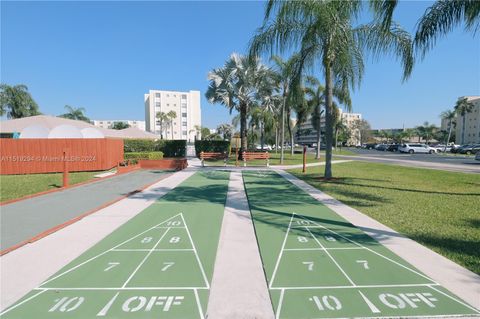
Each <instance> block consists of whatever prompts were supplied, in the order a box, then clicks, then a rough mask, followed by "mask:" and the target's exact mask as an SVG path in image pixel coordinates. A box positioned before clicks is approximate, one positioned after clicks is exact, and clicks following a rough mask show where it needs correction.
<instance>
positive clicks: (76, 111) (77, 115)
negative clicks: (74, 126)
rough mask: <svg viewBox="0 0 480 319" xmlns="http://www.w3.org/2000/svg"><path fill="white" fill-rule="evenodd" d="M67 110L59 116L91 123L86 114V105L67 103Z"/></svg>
mask: <svg viewBox="0 0 480 319" xmlns="http://www.w3.org/2000/svg"><path fill="white" fill-rule="evenodd" d="M65 110H66V111H67V112H66V113H65V114H62V115H59V116H58V117H63V118H66V119H70V120H77V121H84V122H87V123H90V119H89V118H88V117H87V116H86V115H85V108H84V107H74V106H70V105H65Z"/></svg>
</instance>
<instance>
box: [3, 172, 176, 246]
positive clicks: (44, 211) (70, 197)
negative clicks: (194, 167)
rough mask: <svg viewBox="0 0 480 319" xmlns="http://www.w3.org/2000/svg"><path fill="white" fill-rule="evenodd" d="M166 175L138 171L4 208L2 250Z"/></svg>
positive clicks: (26, 200)
mask: <svg viewBox="0 0 480 319" xmlns="http://www.w3.org/2000/svg"><path fill="white" fill-rule="evenodd" d="M166 176H167V174H166V172H165V171H153V170H150V171H149V170H138V171H133V172H131V173H127V174H122V175H119V176H114V177H110V178H107V179H105V180H100V181H96V182H94V183H89V184H85V185H80V186H76V187H72V188H69V189H66V190H63V191H59V192H54V193H49V194H45V195H42V196H38V197H33V198H29V199H25V200H22V201H19V202H15V203H11V204H7V205H5V206H2V207H1V208H0V219H1V221H2V223H1V230H0V232H1V235H0V249H1V250H4V249H7V248H9V247H12V246H14V245H17V244H19V243H22V242H24V241H26V240H28V239H30V238H32V237H35V236H37V235H38V234H40V233H42V232H44V231H46V230H48V229H50V228H52V227H55V226H57V225H60V224H62V223H65V222H67V221H69V220H71V219H73V218H75V217H77V216H80V215H82V214H84V213H86V212H88V211H90V210H93V209H95V208H97V207H100V206H102V205H105V204H106V203H109V202H111V201H113V200H115V199H118V198H119V197H121V196H125V195H127V194H128V193H130V192H132V191H135V190H137V189H141V188H143V187H145V186H147V185H149V184H151V183H154V182H155V181H158V180H160V179H162V178H164V177H166Z"/></svg>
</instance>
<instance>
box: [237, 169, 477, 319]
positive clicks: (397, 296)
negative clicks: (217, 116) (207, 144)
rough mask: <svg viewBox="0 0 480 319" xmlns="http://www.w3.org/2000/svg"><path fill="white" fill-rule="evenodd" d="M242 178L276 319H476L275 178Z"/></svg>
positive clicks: (451, 297) (440, 290)
mask: <svg viewBox="0 0 480 319" xmlns="http://www.w3.org/2000/svg"><path fill="white" fill-rule="evenodd" d="M243 178H244V184H245V189H246V193H247V197H248V201H249V205H250V210H251V213H252V218H253V221H254V225H255V231H256V234H257V238H258V244H259V248H260V253H261V256H262V260H263V264H264V268H265V273H266V276H267V281H268V287H269V291H270V296H271V298H272V303H273V305H274V308H275V314H276V318H345V317H365V318H378V317H381V318H386V317H409V318H410V317H425V316H427V317H442V316H448V317H451V316H474V315H478V314H479V312H478V310H476V309H475V308H473V307H471V306H470V305H468V304H466V303H465V302H463V301H462V300H460V299H459V298H458V297H456V296H455V295H453V294H452V293H450V292H449V291H447V290H446V289H444V288H442V287H441V286H440V285H439V284H438V283H437V282H435V281H433V280H432V279H430V278H429V277H427V276H426V275H424V274H423V273H421V272H420V271H419V270H417V269H416V268H415V267H413V266H412V265H410V264H409V263H407V262H406V261H405V260H403V259H401V258H400V257H398V256H397V255H395V254H394V253H393V252H391V251H390V250H388V249H387V248H386V247H384V246H382V245H381V244H379V243H378V242H377V241H376V240H374V239H373V238H371V237H370V236H368V235H367V234H365V233H364V232H362V231H361V230H360V229H358V228H356V227H355V226H353V225H352V224H350V223H349V222H348V221H346V220H345V219H343V218H342V217H340V216H339V215H337V214H336V213H335V212H334V211H332V210H331V209H329V208H328V207H326V206H325V205H323V204H322V203H320V202H318V201H317V200H315V199H314V198H313V197H311V196H310V195H309V194H307V193H306V192H304V191H303V190H301V189H300V188H298V187H297V186H295V185H293V184H291V183H290V182H289V181H287V180H286V179H284V178H283V177H281V176H280V175H278V174H276V173H275V172H272V171H256V172H254V171H248V172H247V171H245V172H244V173H243ZM432 266H434V265H432Z"/></svg>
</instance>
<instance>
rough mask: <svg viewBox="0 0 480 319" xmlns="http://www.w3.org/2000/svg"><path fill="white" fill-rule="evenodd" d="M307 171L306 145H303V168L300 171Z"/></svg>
mask: <svg viewBox="0 0 480 319" xmlns="http://www.w3.org/2000/svg"><path fill="white" fill-rule="evenodd" d="M306 172H307V146H306V145H303V170H302V173H303V174H305V173H306Z"/></svg>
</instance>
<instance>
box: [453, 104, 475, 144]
mask: <svg viewBox="0 0 480 319" xmlns="http://www.w3.org/2000/svg"><path fill="white" fill-rule="evenodd" d="M473 107H474V105H473V103H472V102H470V101H468V98H466V97H463V98H459V99H458V100H457V103H455V106H454V107H453V108H454V110H455V112H456V113H457V114H458V115H460V116H461V117H462V142H461V144H464V143H465V115H467V113H470V112H472V111H473ZM457 125H458V124H457Z"/></svg>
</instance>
